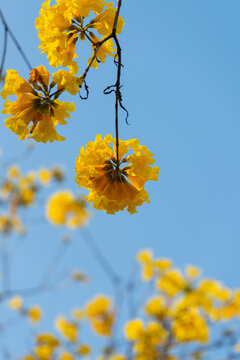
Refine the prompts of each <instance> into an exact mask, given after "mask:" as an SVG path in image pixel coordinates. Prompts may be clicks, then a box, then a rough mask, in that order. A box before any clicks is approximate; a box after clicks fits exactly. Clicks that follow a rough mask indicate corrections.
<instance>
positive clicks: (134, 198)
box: [75, 135, 159, 214]
mask: <svg viewBox="0 0 240 360" xmlns="http://www.w3.org/2000/svg"><path fill="white" fill-rule="evenodd" d="M110 144H112V145H110ZM114 146H115V139H113V137H112V136H111V135H107V136H106V137H104V138H103V139H102V136H101V135H97V136H96V139H95V142H92V141H91V142H89V143H88V144H87V146H86V149H84V148H83V147H82V148H81V149H80V152H79V156H78V158H77V159H76V167H75V171H76V174H77V176H76V183H77V184H78V185H79V187H85V188H86V189H87V190H90V193H89V195H88V196H87V200H88V201H89V202H90V203H92V204H93V206H94V208H95V209H99V210H105V211H106V212H107V213H108V214H115V212H117V211H120V210H124V209H125V208H127V210H128V211H129V212H130V214H133V213H135V212H137V210H136V207H137V206H140V205H142V204H143V202H144V201H146V202H148V203H149V202H150V201H149V197H148V193H147V192H146V191H145V189H144V184H145V182H146V181H148V180H158V172H159V168H158V167H157V166H153V167H152V166H151V165H153V164H154V162H155V160H154V159H153V154H152V153H151V152H150V151H149V150H148V148H147V147H146V146H141V145H140V144H139V140H138V139H131V140H127V141H122V140H119V162H120V163H119V164H117V160H116V150H113V148H112V147H114ZM129 151H131V152H132V154H130V155H127V154H128V152H129ZM118 165H119V166H118ZM122 166H123V167H122Z"/></svg>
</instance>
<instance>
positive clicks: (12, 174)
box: [0, 165, 63, 234]
mask: <svg viewBox="0 0 240 360" xmlns="http://www.w3.org/2000/svg"><path fill="white" fill-rule="evenodd" d="M62 179H63V172H62V170H61V169H59V168H56V167H53V168H52V169H46V168H40V169H39V171H30V172H28V173H27V174H26V175H25V174H23V173H22V172H21V170H20V169H19V168H18V167H17V166H16V165H11V166H10V167H9V168H8V172H7V176H6V178H5V179H4V180H3V182H2V184H1V188H0V201H1V202H2V205H4V206H5V207H7V208H8V213H6V214H2V215H0V232H1V233H4V234H8V233H10V232H11V231H12V230H14V231H16V232H18V233H19V234H22V233H24V227H23V225H22V223H21V220H20V219H19V217H18V216H17V212H18V209H19V208H21V207H24V208H26V207H30V206H32V205H33V204H34V202H35V198H36V194H37V193H38V192H39V191H40V189H41V188H42V187H44V186H47V185H48V184H49V183H50V181H51V180H56V181H58V182H61V181H62Z"/></svg>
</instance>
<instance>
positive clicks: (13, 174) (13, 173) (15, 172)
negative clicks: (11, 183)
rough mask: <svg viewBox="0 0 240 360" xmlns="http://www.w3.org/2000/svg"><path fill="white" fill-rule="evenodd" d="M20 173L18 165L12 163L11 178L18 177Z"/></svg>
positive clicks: (9, 171)
mask: <svg viewBox="0 0 240 360" xmlns="http://www.w3.org/2000/svg"><path fill="white" fill-rule="evenodd" d="M19 175H20V170H19V168H18V167H17V166H16V165H12V166H10V167H9V169H8V177H9V178H17V177H18V176H19Z"/></svg>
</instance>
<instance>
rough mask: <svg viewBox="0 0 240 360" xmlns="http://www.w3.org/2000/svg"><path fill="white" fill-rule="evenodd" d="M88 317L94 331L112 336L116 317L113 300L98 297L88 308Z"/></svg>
mask: <svg viewBox="0 0 240 360" xmlns="http://www.w3.org/2000/svg"><path fill="white" fill-rule="evenodd" d="M86 315H87V317H88V319H89V320H90V322H91V325H92V327H93V329H94V330H95V331H96V332H97V333H98V334H99V335H103V336H111V334H112V326H113V324H114V320H115V315H114V313H113V311H112V310H111V300H110V299H109V298H107V297H106V296H102V295H98V296H96V297H95V298H94V299H93V300H92V301H90V302H89V303H88V304H87V306H86Z"/></svg>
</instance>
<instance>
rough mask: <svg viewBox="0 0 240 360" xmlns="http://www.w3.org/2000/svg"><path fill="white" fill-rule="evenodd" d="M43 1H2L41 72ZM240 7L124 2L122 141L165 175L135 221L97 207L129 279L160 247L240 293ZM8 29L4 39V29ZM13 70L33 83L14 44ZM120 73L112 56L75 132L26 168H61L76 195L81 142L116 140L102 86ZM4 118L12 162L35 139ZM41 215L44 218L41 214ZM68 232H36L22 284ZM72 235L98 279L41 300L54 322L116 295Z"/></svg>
mask: <svg viewBox="0 0 240 360" xmlns="http://www.w3.org/2000/svg"><path fill="white" fill-rule="evenodd" d="M41 3H42V2H41V1H39V0H35V1H31V2H29V1H27V0H22V1H21V2H19V1H17V0H11V1H10V2H3V3H2V4H1V9H2V11H3V14H4V15H5V17H6V20H7V22H8V24H9V26H10V28H11V29H12V31H13V32H14V34H15V35H16V37H17V39H18V40H19V42H20V43H21V45H22V47H23V49H24V51H25V53H26V54H27V56H28V58H29V59H30V62H31V63H32V64H33V66H38V65H40V64H44V65H45V66H47V60H46V56H45V55H44V54H41V53H40V52H39V50H38V45H39V40H38V38H37V31H36V30H35V28H34V20H35V17H36V16H37V14H38V11H39V9H40V6H41ZM239 11H240V3H239V1H238V0H232V1H231V2H226V1H223V0H212V1H210V2H209V1H207V0H202V1H192V0H183V1H181V2H180V1H178V0H175V1H174V0H171V1H162V0H161V1H152V2H148V3H146V2H142V1H130V2H128V1H124V0H123V7H122V13H121V14H122V16H123V18H124V21H125V23H126V25H125V27H124V30H123V33H122V35H121V36H120V37H119V39H120V42H121V46H122V50H123V63H124V65H125V67H124V69H123V75H122V84H123V85H124V87H123V89H122V94H123V102H124V105H125V106H126V107H127V109H128V111H129V113H130V118H129V123H130V125H129V126H128V125H126V123H125V121H124V113H122V114H121V119H120V137H121V138H122V139H128V138H139V140H140V143H141V144H143V145H146V146H148V148H149V149H150V151H151V152H152V153H153V154H154V155H155V158H156V165H158V166H159V167H160V173H159V182H152V183H149V184H147V186H146V188H147V191H148V192H149V194H150V200H151V204H150V205H149V204H146V205H143V206H142V207H140V208H139V212H138V213H137V214H135V215H129V214H128V213H127V212H123V213H119V214H116V215H115V216H111V215H106V214H105V213H103V212H99V211H95V210H92V214H93V215H92V220H91V224H90V227H89V230H90V231H91V233H92V235H93V236H94V238H95V240H96V241H97V243H98V244H99V246H100V247H101V249H102V251H103V252H104V254H105V255H106V257H107V258H108V259H109V260H110V261H111V262H112V263H113V264H114V266H115V268H116V269H117V271H119V272H120V273H121V274H122V275H126V273H127V271H128V269H130V268H131V265H132V262H133V259H134V256H135V254H136V252H137V251H138V250H140V249H142V248H151V249H153V250H154V252H155V254H156V255H157V256H162V257H168V258H171V259H172V260H173V261H174V262H175V263H176V265H177V266H180V267H183V266H184V265H185V264H189V263H190V264H195V265H197V266H199V267H201V268H202V269H203V272H204V274H205V275H206V276H207V277H212V278H216V279H219V280H222V281H223V282H224V283H226V285H227V286H229V287H233V288H234V287H239V286H240V280H239V253H240V252H239V250H240V245H239V244H240V227H239V215H240V211H239V210H240V186H239V184H240V162H239V156H240V142H239V133H240V121H239V120H240V105H239V98H240V87H239V78H240V68H239V62H240V49H239V46H238V43H239ZM0 34H1V38H3V36H2V28H1V30H0ZM78 49H79V52H78V54H79V63H80V68H81V70H83V69H84V67H85V64H86V61H87V58H88V56H89V53H88V52H87V50H86V48H85V47H83V48H82V49H81V46H80V45H78ZM5 67H6V68H13V69H16V70H18V72H19V74H20V75H21V76H23V77H27V76H28V69H27V68H26V65H25V64H24V63H23V61H22V59H21V57H20V55H19V53H18V52H17V51H16V48H15V47H14V46H13V44H12V42H11V41H10V42H9V49H8V53H7V58H6V65H5ZM48 70H49V71H50V70H51V69H50V68H49V67H48ZM115 71H116V68H115V66H114V64H113V63H112V60H111V59H109V60H108V61H107V62H106V64H104V65H102V66H100V68H99V69H98V70H97V71H96V70H94V69H93V70H91V71H90V73H89V77H88V81H87V82H88V85H89V88H90V96H89V100H88V101H86V102H84V101H80V99H79V98H78V97H76V99H75V103H76V112H75V114H74V115H72V117H71V120H69V122H68V125H66V126H62V127H59V133H60V134H61V135H63V136H65V137H66V141H65V142H62V143H57V142H55V143H52V144H36V146H35V150H34V153H33V154H32V155H31V156H30V157H29V158H27V159H25V160H23V161H22V162H21V167H22V168H23V169H24V170H26V171H27V170H29V169H30V168H32V169H36V168H39V167H40V166H50V165H52V164H53V163H54V164H59V165H61V164H62V165H63V166H64V167H65V169H66V171H67V176H68V180H67V184H68V186H69V187H70V188H71V189H72V190H74V191H78V189H77V185H76V184H75V182H74V163H75V159H76V157H77V155H78V151H79V149H80V147H81V146H84V145H86V143H87V142H88V141H90V140H93V139H94V138H95V135H96V134H98V133H101V134H103V135H106V134H108V133H112V134H114V99H113V96H112V95H108V96H104V95H103V94H102V90H103V89H104V88H105V87H106V86H107V85H110V84H112V83H113V82H114V79H115ZM66 99H70V97H69V98H68V97H67V96H66ZM2 104H3V101H0V105H1V106H2ZM4 118H5V116H4V115H0V119H1V121H0V146H1V148H2V149H3V152H4V156H5V157H6V158H8V157H11V156H13V155H15V154H18V153H21V152H22V151H23V150H24V148H25V146H26V142H20V141H19V140H18V139H17V137H16V136H15V135H14V134H13V133H11V132H10V131H9V130H8V129H6V128H5V127H4V121H3V120H4ZM48 192H49V193H50V192H51V189H49V190H48ZM35 211H36V214H37V216H38V215H39V216H41V213H40V211H41V210H39V209H36V210H35ZM62 232H64V230H62V229H61V230H56V229H55V228H52V227H50V226H49V225H48V224H41V226H40V225H39V226H37V225H32V226H31V235H30V237H29V241H28V245H27V246H26V248H25V250H24V252H23V253H22V257H23V256H26V259H28V260H27V261H26V267H22V266H21V264H22V263H21V261H22V258H21V256H19V264H18V263H16V267H17V268H18V270H17V271H16V276H17V277H16V281H18V280H17V279H19V281H20V279H21V281H22V279H23V278H26V279H28V278H29V282H31V280H33V281H34V276H35V275H34V274H35V267H36V268H37V264H38V262H39V263H41V262H42V259H43V258H44V259H45V258H46V257H47V256H48V255H49V256H50V254H51V252H52V251H54V248H56V246H57V243H58V242H59V236H58V235H59V234H60V233H62ZM73 237H74V238H75V242H74V244H73V246H72V248H71V251H70V252H69V253H68V257H67V258H66V264H65V265H64V266H66V267H67V266H68V264H69V262H70V263H71V264H73V265H74V267H75V268H81V269H84V270H85V271H86V272H87V273H89V274H90V277H91V278H92V279H93V281H92V284H91V285H90V286H89V287H87V288H80V289H78V291H76V293H74V294H75V296H74V297H73V296H72V295H71V296H70V295H69V296H68V295H61V298H60V299H59V301H58V302H57V304H56V299H55V298H54V297H53V298H52V299H51V298H50V300H49V297H48V298H47V297H46V298H45V297H43V298H42V305H44V306H47V307H48V313H49V314H50V315H49V316H54V315H55V313H58V312H59V311H61V312H66V313H67V312H68V311H69V309H71V308H72V307H74V306H77V303H78V301H80V302H84V301H85V299H87V298H89V296H91V295H92V294H94V293H95V292H106V293H111V287H110V286H109V284H108V283H107V280H106V278H105V277H104V274H103V273H102V272H101V271H99V267H98V266H97V264H96V263H95V261H94V259H92V258H91V256H90V254H89V253H88V252H87V249H86V247H85V246H84V244H83V243H82V242H81V240H80V236H79V234H77V233H73ZM36 252H37V254H38V256H37V258H36ZM29 269H30V270H31V271H29ZM29 272H32V274H29ZM26 274H27V276H25V275H26ZM26 281H28V280H26ZM46 321H47V320H46ZM46 324H47V323H46Z"/></svg>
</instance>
